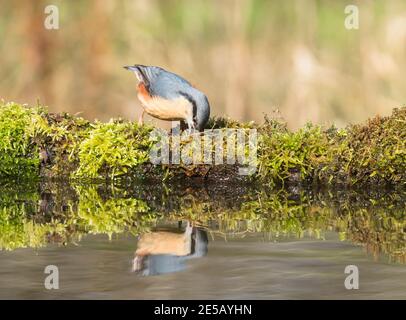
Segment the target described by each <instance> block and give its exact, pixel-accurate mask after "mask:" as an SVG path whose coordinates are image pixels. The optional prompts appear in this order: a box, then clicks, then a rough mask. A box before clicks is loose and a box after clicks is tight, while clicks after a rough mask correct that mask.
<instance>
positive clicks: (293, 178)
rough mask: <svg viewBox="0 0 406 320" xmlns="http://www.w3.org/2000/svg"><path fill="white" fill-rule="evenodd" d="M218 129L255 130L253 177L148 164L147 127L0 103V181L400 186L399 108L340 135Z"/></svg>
mask: <svg viewBox="0 0 406 320" xmlns="http://www.w3.org/2000/svg"><path fill="white" fill-rule="evenodd" d="M221 128H233V129H252V130H256V132H257V154H256V159H255V167H256V170H255V172H254V173H253V174H251V175H246V176H241V175H239V172H238V165H227V164H223V165H218V164H194V165H191V164H187V163H180V164H153V163H151V161H150V152H151V148H153V147H154V146H156V143H157V140H156V139H155V140H154V139H152V138H151V132H152V131H153V129H154V128H153V127H152V126H148V125H143V126H139V125H138V124H136V123H133V122H129V121H125V120H122V119H116V120H111V121H110V122H108V123H102V122H98V121H96V122H90V121H87V120H85V119H83V118H81V117H77V116H73V115H70V114H67V113H61V114H54V113H49V112H48V111H47V110H46V108H44V107H42V106H35V107H28V106H23V105H20V104H16V103H4V102H3V103H1V104H0V177H8V178H10V177H12V178H30V179H31V178H42V177H51V178H69V179H86V180H88V179H114V180H118V179H158V180H168V179H185V178H187V179H208V180H215V181H219V180H228V181H229V180H252V181H256V182H259V183H262V184H266V185H271V186H274V185H277V184H334V185H358V186H362V185H366V184H371V185H372V184H375V185H376V184H383V183H384V184H389V185H402V186H405V185H406V107H402V108H399V109H394V110H393V112H392V115H391V116H388V117H381V116H376V117H375V118H373V119H370V120H368V121H367V122H366V123H363V124H356V125H349V126H347V127H346V128H344V129H337V128H335V127H334V126H333V127H330V128H323V127H322V126H319V125H313V124H308V125H306V126H305V127H303V128H301V129H299V130H297V131H294V132H292V131H290V130H288V128H287V126H286V124H285V123H284V122H282V121H280V120H276V119H270V118H268V117H265V119H264V122H263V123H262V124H255V123H252V122H250V123H239V122H236V121H232V120H227V119H223V118H218V119H211V120H210V121H209V123H208V125H207V129H210V130H215V129H221ZM247 131H248V130H247ZM208 132H210V131H208ZM206 134H207V132H205V133H203V135H206ZM168 139H170V135H169V138H168ZM225 140H227V139H223V141H222V142H220V143H222V144H223V143H224V144H226V141H225ZM184 144H185V142H184V141H183V142H182V143H181V145H184ZM224 150H227V147H226V145H224ZM245 151H247V150H245ZM224 157H225V158H226V157H227V154H225V155H224ZM244 165H247V163H245V164H244ZM249 165H252V163H250V164H249Z"/></svg>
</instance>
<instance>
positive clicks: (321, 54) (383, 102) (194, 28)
mask: <svg viewBox="0 0 406 320" xmlns="http://www.w3.org/2000/svg"><path fill="white" fill-rule="evenodd" d="M49 4H52V5H56V6H58V8H59V15H60V17H59V29H58V30H47V29H46V28H45V27H44V20H45V18H46V16H47V14H45V13H44V8H45V7H46V6H47V5H49ZM348 4H355V5H357V6H358V8H359V13H360V20H359V29H358V30H348V29H346V28H345V26H344V20H345V18H346V16H347V15H346V14H345V13H344V8H345V6H346V5H348ZM0 47H1V55H0V98H1V99H4V100H12V101H16V102H20V103H28V104H36V103H37V100H39V101H40V102H41V103H42V104H46V105H48V106H49V109H50V111H54V112H58V111H68V112H71V113H79V112H80V113H81V115H82V116H84V117H86V118H88V119H91V120H92V119H94V118H97V119H100V120H108V119H109V118H111V117H119V116H121V117H125V118H128V119H131V120H135V119H137V117H138V115H139V114H140V112H141V107H140V103H139V102H138V100H137V98H136V91H135V88H136V78H135V76H134V75H133V74H131V73H129V72H128V71H126V70H124V69H123V68H122V66H123V65H128V64H134V63H139V64H147V65H158V66H161V67H164V68H166V69H168V70H170V71H173V72H175V73H178V74H180V75H182V76H184V77H185V78H187V79H188V80H189V81H190V82H192V83H193V84H194V85H195V86H196V87H198V88H199V89H201V90H202V91H204V92H205V93H206V94H207V95H208V97H209V101H210V103H211V107H212V114H213V115H228V116H230V117H232V118H235V119H238V120H256V121H261V120H262V119H263V114H264V113H271V112H272V110H275V109H278V110H279V111H280V113H281V115H282V117H283V118H284V119H285V120H286V121H287V122H288V124H289V126H290V127H291V128H293V129H294V128H297V127H299V126H301V125H303V124H304V123H305V122H307V121H313V122H316V123H321V124H326V125H329V124H332V123H335V124H336V125H337V126H343V125H345V124H347V123H354V122H358V121H362V120H364V119H366V118H368V117H370V116H373V115H375V114H377V113H380V114H383V115H386V114H389V113H390V112H391V109H392V108H394V107H399V106H402V105H405V102H406V72H405V71H406V1H404V0H391V1H388V0H375V1H373V0H369V1H368V0H360V1H354V0H351V1H341V0H337V1H327V0H325V1H322V0H319V1H318V0H286V1H278V0H223V1H216V0H211V1H210V0H205V1H204V0H193V1H191V0H162V1H159V0H75V1H68V0H52V1H51V0H47V1H43V0H36V1H32V0H18V1H11V0H0ZM148 120H150V121H153V122H154V123H156V124H158V125H161V124H160V123H158V122H157V120H151V118H148Z"/></svg>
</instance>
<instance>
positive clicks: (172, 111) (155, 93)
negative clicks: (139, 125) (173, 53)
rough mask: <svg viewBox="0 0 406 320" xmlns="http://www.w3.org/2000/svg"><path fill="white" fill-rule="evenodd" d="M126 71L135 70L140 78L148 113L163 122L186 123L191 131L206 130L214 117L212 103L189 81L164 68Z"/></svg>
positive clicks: (139, 93)
mask: <svg viewBox="0 0 406 320" xmlns="http://www.w3.org/2000/svg"><path fill="white" fill-rule="evenodd" d="M124 68H126V69H127V70H131V71H133V72H134V73H135V74H136V76H137V78H138V81H139V84H138V98H139V100H140V101H141V103H142V106H143V108H144V110H145V112H147V113H148V114H150V115H151V116H153V117H155V118H158V119H162V120H181V121H184V122H186V124H187V125H188V128H189V131H191V130H192V129H197V130H199V131H202V130H203V129H204V126H205V125H206V123H207V121H208V120H209V116H210V104H209V101H208V99H207V97H206V95H205V94H204V93H203V92H201V91H199V90H198V89H196V88H195V87H193V86H192V85H191V84H190V82H189V81H187V80H186V79H184V78H182V77H181V76H179V75H177V74H175V73H172V72H169V71H166V70H164V69H163V68H161V67H155V66H144V65H134V66H126V67H124ZM141 121H142V116H141Z"/></svg>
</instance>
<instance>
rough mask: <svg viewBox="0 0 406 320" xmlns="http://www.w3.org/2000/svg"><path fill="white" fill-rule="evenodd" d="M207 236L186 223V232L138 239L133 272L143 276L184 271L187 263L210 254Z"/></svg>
mask: <svg viewBox="0 0 406 320" xmlns="http://www.w3.org/2000/svg"><path fill="white" fill-rule="evenodd" d="M207 245H208V238H207V233H206V231H204V230H203V229H201V228H198V227H194V226H193V224H192V223H191V222H189V221H187V224H186V228H185V230H184V232H182V233H180V232H179V230H171V231H153V232H148V233H144V234H142V235H140V236H139V239H138V244H137V250H136V251H135V258H134V260H133V271H135V272H140V273H141V274H142V275H144V276H151V275H159V274H164V273H170V272H176V271H181V270H183V269H185V261H186V260H188V259H191V258H198V257H203V256H205V255H206V254H207Z"/></svg>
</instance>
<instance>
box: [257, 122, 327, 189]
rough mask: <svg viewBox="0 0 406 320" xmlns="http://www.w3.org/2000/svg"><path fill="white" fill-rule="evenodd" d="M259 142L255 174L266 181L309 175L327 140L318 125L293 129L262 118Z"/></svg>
mask: <svg viewBox="0 0 406 320" xmlns="http://www.w3.org/2000/svg"><path fill="white" fill-rule="evenodd" d="M261 131H262V135H261V137H260V139H261V141H260V142H259V164H260V166H259V169H258V170H259V175H260V177H261V178H262V179H263V180H265V181H268V182H269V183H270V184H275V183H278V182H283V181H285V180H287V179H289V178H291V177H292V175H295V174H296V175H298V176H297V177H296V179H298V180H299V181H300V180H303V179H307V178H310V177H311V176H312V174H313V172H314V170H315V169H316V168H317V167H318V166H319V164H320V163H321V162H323V161H325V159H326V156H327V151H328V148H329V143H328V139H327V137H326V135H325V134H324V132H323V131H322V128H321V127H320V126H314V125H311V124H308V125H306V126H305V127H304V128H302V129H299V130H298V131H296V132H290V131H288V130H287V129H286V127H282V126H280V125H278V124H275V123H271V122H270V120H268V119H267V120H266V122H265V125H264V126H263V127H262V129H261Z"/></svg>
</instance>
